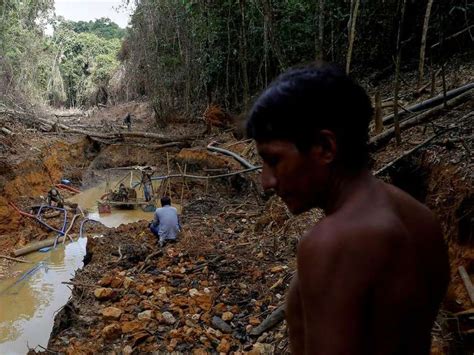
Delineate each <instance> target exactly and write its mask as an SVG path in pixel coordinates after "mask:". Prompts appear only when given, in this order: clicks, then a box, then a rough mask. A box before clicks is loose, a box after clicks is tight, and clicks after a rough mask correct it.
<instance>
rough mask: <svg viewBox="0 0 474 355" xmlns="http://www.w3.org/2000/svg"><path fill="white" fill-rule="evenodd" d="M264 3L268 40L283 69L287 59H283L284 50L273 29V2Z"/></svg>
mask: <svg viewBox="0 0 474 355" xmlns="http://www.w3.org/2000/svg"><path fill="white" fill-rule="evenodd" d="M262 5H263V14H264V16H265V17H266V18H267V30H268V40H269V41H270V45H271V47H272V50H273V53H275V57H276V59H277V61H278V64H279V65H280V69H281V70H282V71H283V70H284V69H285V67H286V64H285V61H284V59H283V52H282V50H281V48H280V45H279V43H278V41H277V39H276V37H275V32H274V30H273V15H272V4H271V1H270V0H262Z"/></svg>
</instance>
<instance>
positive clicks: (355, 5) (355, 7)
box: [346, 0, 360, 74]
mask: <svg viewBox="0 0 474 355" xmlns="http://www.w3.org/2000/svg"><path fill="white" fill-rule="evenodd" d="M359 4H360V0H351V11H350V17H349V47H348V48H347V56H346V73H347V74H349V72H350V69H351V59H352V50H353V47H354V39H355V36H356V22H357V15H358V13H359Z"/></svg>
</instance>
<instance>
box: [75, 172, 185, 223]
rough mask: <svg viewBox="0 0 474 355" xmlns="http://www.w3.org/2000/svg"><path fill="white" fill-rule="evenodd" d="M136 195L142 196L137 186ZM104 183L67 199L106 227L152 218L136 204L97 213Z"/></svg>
mask: <svg viewBox="0 0 474 355" xmlns="http://www.w3.org/2000/svg"><path fill="white" fill-rule="evenodd" d="M117 182H119V181H115V182H114V183H111V184H110V186H111V187H114V186H116V185H117ZM158 187H159V182H158V181H153V188H154V190H155V191H156V190H157V189H158ZM136 191H137V196H139V197H143V189H141V188H137V189H136ZM105 192H106V183H105V182H104V183H102V184H100V185H97V186H96V187H93V188H90V189H87V190H84V191H83V192H81V193H80V194H77V195H75V196H73V197H71V198H70V199H69V200H68V201H69V202H72V203H77V204H79V206H81V208H82V209H83V210H85V211H86V210H87V212H88V218H90V219H93V220H95V221H98V222H101V223H102V224H103V225H105V226H106V227H109V228H112V227H118V226H119V225H121V224H128V223H133V222H138V221H141V220H146V221H151V220H152V219H153V212H145V211H143V210H142V209H141V207H140V206H136V207H135V208H134V209H119V208H112V213H99V211H98V206H97V201H99V200H100V198H101V197H102V196H103V195H104V194H105ZM173 206H174V207H176V208H177V209H178V212H179V213H180V212H181V206H179V205H177V204H175V203H173Z"/></svg>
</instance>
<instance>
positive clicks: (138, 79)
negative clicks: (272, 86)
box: [0, 0, 474, 119]
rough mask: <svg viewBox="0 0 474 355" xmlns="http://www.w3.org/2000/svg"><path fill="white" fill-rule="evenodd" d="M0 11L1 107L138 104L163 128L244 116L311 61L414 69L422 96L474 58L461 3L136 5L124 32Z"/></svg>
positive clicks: (102, 23)
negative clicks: (215, 114)
mask: <svg viewBox="0 0 474 355" xmlns="http://www.w3.org/2000/svg"><path fill="white" fill-rule="evenodd" d="M128 2H130V1H129V0H128V1H127V3H128ZM0 8H1V10H0V11H1V15H0V16H1V24H0V40H1V42H0V50H1V59H0V60H1V62H0V70H1V73H0V75H1V77H2V82H4V83H6V85H2V89H1V90H2V92H1V96H2V98H1V99H2V101H4V102H6V101H8V100H11V98H13V97H14V98H15V100H16V101H17V103H18V98H19V97H23V100H24V101H25V103H27V102H28V103H31V102H47V103H49V104H52V105H55V106H61V105H65V106H67V107H82V106H85V107H87V106H90V105H92V104H97V103H103V104H106V103H107V102H110V103H115V102H117V101H120V100H122V101H123V100H130V99H133V98H137V97H142V96H146V97H148V99H149V100H150V101H151V102H152V105H153V107H154V109H155V112H156V113H157V115H158V116H159V117H160V118H164V119H166V117H169V116H170V115H171V116H174V115H186V116H194V115H195V114H197V113H199V112H202V111H203V108H205V106H206V105H207V104H208V103H211V102H213V103H217V104H219V105H222V106H223V107H225V108H226V109H228V110H230V111H234V112H242V111H245V109H246V108H247V107H248V105H249V103H250V102H251V100H252V97H254V96H255V95H256V94H257V93H258V92H259V91H261V90H262V88H264V87H265V86H266V85H267V84H268V83H269V82H271V81H272V79H273V78H275V77H276V76H277V75H278V74H279V73H280V72H282V71H283V70H284V69H285V68H288V67H291V66H294V65H297V64H299V63H307V62H311V61H314V60H326V61H332V62H336V63H339V64H341V65H343V66H345V67H346V70H347V71H348V72H351V73H353V74H354V75H355V76H358V77H369V78H370V79H372V84H373V85H376V84H377V82H376V80H377V79H378V78H381V77H383V76H384V75H385V76H387V75H391V74H393V73H394V72H395V69H396V67H397V64H398V67H400V68H402V69H406V68H408V69H418V72H419V85H421V84H422V83H423V82H424V81H426V80H427V79H428V78H429V75H430V74H429V73H430V72H432V71H437V70H438V69H439V68H441V67H442V66H443V64H444V63H445V62H446V61H449V59H450V55H452V54H453V53H456V52H463V51H464V52H465V51H470V50H472V39H473V35H474V34H473V32H474V28H472V27H473V25H472V24H471V23H470V22H469V21H470V19H471V20H472V18H473V13H474V3H473V2H472V1H468V0H449V1H434V0H427V1H412V0H398V1H395V0H393V1H360V0H351V1H350V2H349V1H329V0H319V1H307V0H300V1H288V0H285V1H281V0H253V1H248V0H247V1H245V0H239V1H227V0H226V1H210V0H206V1H176V0H159V1H158V0H136V1H135V9H134V12H133V14H132V16H131V20H130V24H129V27H128V28H127V29H126V30H124V29H120V28H119V27H118V26H117V25H116V24H114V23H112V22H111V21H110V20H108V19H99V20H96V21H90V22H77V23H74V22H70V21H66V20H64V19H62V18H57V17H55V16H54V11H53V9H54V3H53V1H51V0H30V1H26V2H24V1H15V0H4V1H3V3H2V5H1V7H0ZM47 26H50V27H53V29H54V32H53V34H52V35H46V34H45V29H46V28H47ZM446 53H449V55H447V54H446ZM374 73H376V74H378V76H377V75H374ZM369 74H370V75H369Z"/></svg>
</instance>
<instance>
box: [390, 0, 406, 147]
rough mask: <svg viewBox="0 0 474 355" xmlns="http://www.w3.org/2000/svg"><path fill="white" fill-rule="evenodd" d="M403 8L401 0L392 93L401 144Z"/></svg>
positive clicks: (404, 5) (398, 141)
mask: <svg viewBox="0 0 474 355" xmlns="http://www.w3.org/2000/svg"><path fill="white" fill-rule="evenodd" d="M405 8H406V0H402V8H401V11H400V21H399V25H398V35H397V59H396V62H395V93H394V99H393V101H394V104H393V124H394V128H395V138H396V140H397V144H401V142H402V137H401V134H400V122H399V119H398V92H399V90H400V63H401V60H402V33H403V23H404V21H405Z"/></svg>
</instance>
